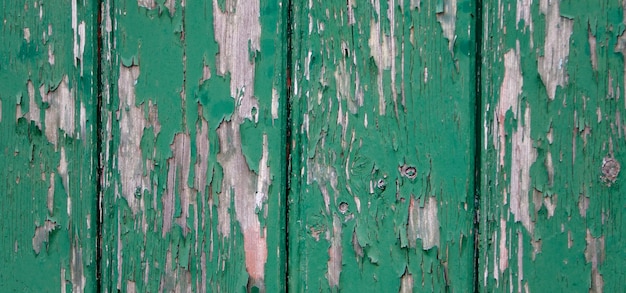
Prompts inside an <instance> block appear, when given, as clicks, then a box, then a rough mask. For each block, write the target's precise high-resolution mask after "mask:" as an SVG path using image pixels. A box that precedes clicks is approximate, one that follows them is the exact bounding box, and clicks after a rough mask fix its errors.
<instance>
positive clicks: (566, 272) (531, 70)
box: [478, 0, 626, 292]
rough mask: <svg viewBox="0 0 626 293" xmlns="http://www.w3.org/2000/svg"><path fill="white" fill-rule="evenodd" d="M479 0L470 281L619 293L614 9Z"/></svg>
mask: <svg viewBox="0 0 626 293" xmlns="http://www.w3.org/2000/svg"><path fill="white" fill-rule="evenodd" d="M483 2H484V10H483V11H484V13H483V24H484V30H483V40H484V41H483V57H484V58H483V64H484V66H483V71H482V73H483V77H484V78H483V87H482V97H483V99H484V100H483V110H484V117H483V121H484V129H483V137H484V141H483V142H482V147H483V150H484V151H483V152H482V165H481V176H482V178H481V181H482V193H481V199H482V200H481V222H480V228H481V234H480V256H479V257H480V260H481V261H480V267H479V272H478V276H479V286H480V287H479V288H480V289H481V290H483V291H500V292H504V291H506V292H557V291H571V292H587V291H588V292H603V291H605V292H621V291H623V290H624V280H625V279H626V276H625V272H624V269H623V268H624V266H625V265H626V250H624V247H625V246H624V241H625V239H624V235H626V226H625V225H624V223H626V213H624V207H625V206H626V198H625V197H624V194H626V190H625V189H624V186H625V185H624V183H623V181H622V180H623V175H622V174H621V172H620V168H621V164H623V163H624V161H625V160H626V153H625V152H624V150H625V147H626V144H625V140H624V131H626V129H625V128H624V125H626V123H625V121H624V119H623V118H622V117H621V114H620V113H621V111H624V109H625V108H626V104H625V103H624V100H625V98H626V95H625V92H624V91H625V90H626V80H625V76H626V74H625V67H624V55H623V54H624V52H626V51H625V48H626V46H624V44H625V42H624V37H623V33H624V27H625V21H624V6H625V5H624V3H621V2H620V1H616V0H604V1H548V0H540V1H525V0H517V1H483Z"/></svg>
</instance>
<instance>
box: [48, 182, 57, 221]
mask: <svg viewBox="0 0 626 293" xmlns="http://www.w3.org/2000/svg"><path fill="white" fill-rule="evenodd" d="M54 181H55V180H54V173H50V186H49V187H48V198H47V206H48V213H50V215H54Z"/></svg>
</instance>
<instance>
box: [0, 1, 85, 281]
mask: <svg viewBox="0 0 626 293" xmlns="http://www.w3.org/2000/svg"><path fill="white" fill-rule="evenodd" d="M0 7H2V8H1V9H0V16H1V17H0V40H2V41H1V42H0V167H1V168H0V178H1V179H0V214H1V215H2V221H0V235H1V236H0V264H2V265H1V266H0V284H1V285H0V287H2V291H6V292H13V291H15V292H42V291H56V292H59V291H60V292H83V291H86V292H94V291H95V290H96V284H97V283H96V267H97V265H96V263H97V261H96V236H97V225H96V223H97V222H96V220H97V210H96V199H97V197H96V194H97V192H96V188H97V184H96V183H97V180H96V178H97V173H96V171H97V164H98V157H97V154H96V146H97V137H96V124H97V120H98V119H97V112H96V111H97V88H96V84H97V82H96V80H97V66H96V64H97V58H96V56H97V53H96V52H97V41H96V40H97V35H96V32H97V24H96V23H97V19H96V15H97V5H96V4H95V3H94V2H93V1H76V0H74V1H8V0H7V1H2V2H0Z"/></svg>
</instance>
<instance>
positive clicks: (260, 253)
mask: <svg viewBox="0 0 626 293" xmlns="http://www.w3.org/2000/svg"><path fill="white" fill-rule="evenodd" d="M103 5H104V10H105V14H104V17H103V30H104V34H103V41H104V50H103V61H104V63H105V67H107V69H105V76H104V77H103V78H104V81H103V84H104V85H105V87H106V86H107V85H110V87H107V88H105V89H104V91H103V92H104V100H105V101H104V109H103V111H104V113H103V116H104V123H103V125H104V132H105V139H104V146H103V155H104V156H105V162H106V163H105V166H104V168H105V170H104V175H103V182H102V184H103V189H104V193H103V197H104V206H103V215H104V219H103V223H104V229H103V243H104V244H103V292H113V291H117V290H122V291H126V292H135V291H136V292H162V291H165V292H171V291H175V292H207V291H208V292H233V291H234V292H241V291H243V290H260V291H268V292H277V291H280V290H284V286H285V282H284V278H285V272H284V270H285V264H284V263H285V254H286V251H285V249H284V247H285V241H284V238H285V229H284V225H285V224H284V221H285V220H284V219H285V216H284V214H285V210H286V209H285V202H284V198H285V197H286V195H285V181H286V180H285V178H286V177H285V168H286V164H284V163H283V162H284V161H285V160H286V159H285V150H286V148H285V147H283V145H284V143H285V137H286V133H285V129H286V120H285V118H286V117H285V115H284V109H285V105H286V102H285V91H284V88H285V78H286V75H285V66H286V57H285V56H286V53H285V52H286V42H285V39H286V35H285V34H286V23H285V22H286V7H287V5H286V3H283V2H277V1H182V2H181V1H175V0H171V1H165V2H163V1H150V0H142V1H124V0H115V1H105V2H104V3H103Z"/></svg>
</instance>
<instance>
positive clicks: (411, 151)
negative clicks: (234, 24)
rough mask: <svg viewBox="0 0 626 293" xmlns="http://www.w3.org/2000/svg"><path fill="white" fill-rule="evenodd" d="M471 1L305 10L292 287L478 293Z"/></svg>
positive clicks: (295, 105)
mask: <svg viewBox="0 0 626 293" xmlns="http://www.w3.org/2000/svg"><path fill="white" fill-rule="evenodd" d="M474 10H475V6H474V2H473V1H456V0H448V1H394V0H390V1H347V2H346V1H344V2H336V1H330V2H329V1H314V0H311V1H294V7H293V23H292V28H293V33H294V40H293V48H294V50H293V66H292V68H293V70H294V72H293V76H294V77H293V84H292V91H291V93H292V101H291V102H292V109H291V117H292V121H293V128H292V141H291V142H290V143H291V145H292V160H293V161H292V170H291V175H292V177H291V184H290V189H291V193H290V194H291V196H290V212H289V229H290V230H289V237H290V241H289V247H290V250H289V251H290V252H289V280H290V283H289V287H290V288H291V289H292V290H293V291H294V292H302V291H312V292H317V291H327V290H331V291H338V290H341V291H347V292H358V291H362V292H397V291H402V292H412V291H435V292H438V291H444V290H450V291H457V292H467V291H470V290H472V287H473V272H474V269H473V266H474V261H473V252H474V240H473V237H474V236H473V214H474V173H473V172H474V144H475V142H474V107H475V99H474V97H475V82H476V80H475V78H476V76H475V72H474V64H475V63H474V60H475V59H474V57H475V56H474V48H475V43H474V34H475V32H474V21H475V19H473V18H472V13H474Z"/></svg>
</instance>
